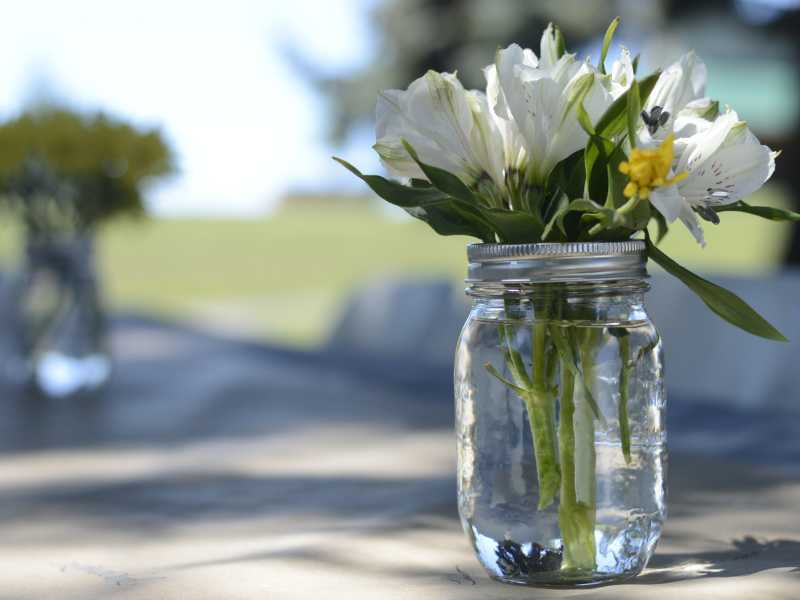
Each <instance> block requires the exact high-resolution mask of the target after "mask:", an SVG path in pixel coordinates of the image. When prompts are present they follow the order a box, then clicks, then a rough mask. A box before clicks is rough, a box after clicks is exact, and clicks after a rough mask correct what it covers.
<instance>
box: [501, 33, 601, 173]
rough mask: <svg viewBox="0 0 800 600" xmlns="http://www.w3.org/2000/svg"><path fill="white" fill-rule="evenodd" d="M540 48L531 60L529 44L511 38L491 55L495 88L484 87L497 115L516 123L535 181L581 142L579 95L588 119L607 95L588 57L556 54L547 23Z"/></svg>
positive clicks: (583, 141) (594, 115)
mask: <svg viewBox="0 0 800 600" xmlns="http://www.w3.org/2000/svg"><path fill="white" fill-rule="evenodd" d="M541 54H542V57H541V59H540V60H537V59H536V55H535V54H534V53H533V52H532V51H531V50H527V49H526V50H523V49H522V48H520V47H519V46H518V45H516V44H512V45H511V46H509V47H508V48H506V49H504V50H500V51H499V52H498V53H497V57H496V60H495V71H496V74H497V80H498V83H499V92H498V93H496V94H495V93H494V91H493V90H490V91H489V96H490V98H492V97H494V98H495V100H494V103H493V104H494V105H493V109H494V110H495V112H496V113H497V115H498V116H499V117H501V118H504V119H506V120H511V119H513V121H514V122H515V123H516V127H517V128H518V131H519V134H520V136H521V139H522V141H523V144H524V147H525V151H526V154H527V172H526V175H527V176H528V178H529V179H530V180H531V181H533V182H535V183H539V184H541V183H543V182H544V181H545V179H546V178H547V175H548V174H549V173H550V171H551V170H552V169H553V167H555V166H556V164H558V163H559V162H560V161H562V160H564V159H565V158H567V157H568V156H570V155H571V154H573V153H574V152H576V151H578V150H580V149H581V148H582V147H583V146H585V144H586V141H587V139H588V136H587V135H586V133H585V132H584V131H583V129H582V128H581V126H580V124H579V123H578V120H577V117H576V115H575V108H576V102H577V100H580V99H582V101H583V105H584V108H585V109H586V111H587V113H588V114H589V116H590V118H591V119H592V120H593V121H595V120H597V119H598V118H599V117H600V116H601V115H602V114H603V113H604V112H605V110H606V108H608V106H609V105H610V104H611V102H612V101H613V97H612V95H611V93H610V92H609V91H608V90H607V89H606V88H605V86H604V85H603V82H602V76H601V75H600V73H598V72H597V70H596V69H595V68H594V67H592V66H591V65H590V64H589V63H587V62H579V61H577V60H576V59H575V55H574V54H564V55H563V56H561V58H557V49H556V44H555V38H554V35H553V30H552V28H551V27H548V28H547V30H545V32H544V34H543V35H542V42H541ZM489 72H490V73H491V67H490V68H489ZM488 77H489V75H487V78H488ZM506 139H508V137H506Z"/></svg>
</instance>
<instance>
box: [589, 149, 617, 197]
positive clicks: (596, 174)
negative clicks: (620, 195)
mask: <svg viewBox="0 0 800 600" xmlns="http://www.w3.org/2000/svg"><path fill="white" fill-rule="evenodd" d="M614 148H615V147H614V143H613V142H612V141H611V140H609V139H606V138H604V137H603V136H601V135H596V134H594V135H590V136H589V140H588V141H587V142H586V150H585V152H584V154H583V162H584V171H585V173H586V181H585V184H584V186H585V187H584V196H587V197H589V198H598V199H601V198H605V197H607V195H608V181H607V179H606V166H607V165H608V163H609V160H610V159H611V155H612V154H613V153H614Z"/></svg>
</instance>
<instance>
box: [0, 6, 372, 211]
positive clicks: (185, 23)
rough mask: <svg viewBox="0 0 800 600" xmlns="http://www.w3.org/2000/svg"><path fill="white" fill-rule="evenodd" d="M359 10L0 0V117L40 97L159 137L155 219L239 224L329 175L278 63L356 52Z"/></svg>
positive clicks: (297, 95) (297, 83)
mask: <svg viewBox="0 0 800 600" xmlns="http://www.w3.org/2000/svg"><path fill="white" fill-rule="evenodd" d="M368 4H369V2H368V0H335V1H333V2H331V1H328V2H326V1H324V0H304V1H295V2H286V1H269V0H267V1H264V0H262V1H260V2H258V1H253V0H225V1H224V2H221V1H213V2H197V1H195V2H190V1H186V0H177V1H176V0H170V1H169V2H165V1H164V0H160V1H159V0H137V1H136V2H131V1H128V2H108V1H105V2H103V1H100V0H72V1H70V2H57V1H53V0H51V1H43V0H26V1H25V2H19V1H13V2H12V1H9V0H1V1H0V8H2V11H1V12H0V14H2V16H3V18H2V19H1V20H0V56H2V59H0V116H2V117H6V116H9V115H12V114H14V113H15V112H17V111H18V110H19V109H20V107H21V106H22V105H23V104H24V102H25V100H26V99H28V98H30V97H32V96H34V95H36V94H37V93H40V92H41V91H42V90H43V89H46V90H47V91H48V92H49V93H50V94H52V95H54V96H55V97H57V98H63V99H64V100H66V101H69V102H71V103H73V104H74V105H77V106H78V107H81V108H87V109H93V108H103V109H104V110H107V111H109V112H111V113H113V114H116V115H119V116H123V117H127V118H131V119H132V120H134V121H135V122H137V123H140V124H143V125H158V126H161V127H162V128H163V131H164V133H165V134H166V136H167V138H168V139H169V140H170V141H171V143H172V144H173V146H174V148H175V149H176V151H177V154H178V162H179V166H180V174H179V175H178V176H176V177H175V178H173V180H171V181H170V182H168V183H166V184H163V185H161V186H160V187H159V188H157V189H156V190H154V193H153V194H151V200H152V202H151V206H152V208H153V209H154V210H155V212H157V213H159V214H166V215H188V214H196V215H233V216H237V215H238V216H248V215H254V214H259V213H262V212H264V211H265V210H268V209H269V208H270V207H271V206H273V205H274V204H275V202H276V201H277V200H278V199H279V198H280V197H281V195H282V194H284V193H285V192H286V191H287V190H288V189H290V188H303V187H314V186H315V185H316V184H317V182H319V181H321V180H327V179H330V178H336V177H337V176H338V175H337V174H338V171H337V170H336V167H335V166H334V165H333V163H332V162H331V161H330V153H331V151H330V149H329V148H327V147H326V146H325V144H324V141H323V139H322V130H323V127H322V126H323V122H324V121H323V120H324V118H325V117H324V114H323V112H322V106H321V103H320V102H319V100H318V99H317V98H315V97H314V95H313V94H312V93H311V92H310V90H308V89H307V87H306V85H305V84H304V82H303V80H302V78H301V77H299V75H298V74H297V73H293V72H292V71H291V70H290V67H289V66H288V65H286V64H285V61H284V60H283V58H282V56H281V51H280V44H281V43H285V42H287V41H291V42H293V43H296V44H297V45H298V46H299V47H300V48H301V49H302V50H303V51H304V52H305V53H306V54H308V55H309V56H312V57H320V60H321V62H322V63H323V64H324V65H326V66H327V67H328V68H330V69H346V68H347V67H348V66H349V65H352V64H355V63H357V62H358V61H360V60H363V57H364V56H365V55H366V53H367V52H368V50H369V46H368V43H369V35H368V33H367V31H366V23H365V10H364V7H365V6H366V5H368Z"/></svg>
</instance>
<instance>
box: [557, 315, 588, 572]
mask: <svg viewBox="0 0 800 600" xmlns="http://www.w3.org/2000/svg"><path fill="white" fill-rule="evenodd" d="M590 331H591V330H590ZM567 337H568V338H569V339H570V340H572V341H577V340H575V336H574V335H568V336H567ZM592 343H593V334H591V333H588V334H587V340H586V341H585V342H584V343H582V344H581V358H582V359H584V360H585V359H587V358H590V357H589V355H588V352H589V351H590V350H589V349H590V344H592ZM590 364H591V360H589V361H588V362H584V363H583V365H582V366H583V370H584V375H583V376H584V377H587V375H586V374H585V372H586V371H587V370H588V371H589V373H590V375H589V376H593V373H592V369H591V368H589V367H590ZM583 389H584V386H582V385H579V386H577V387H576V386H575V373H574V371H573V370H572V369H571V368H570V365H569V364H567V360H565V358H564V357H563V356H562V360H561V404H560V407H561V413H560V419H559V431H558V434H559V452H560V462H561V505H560V506H559V509H558V522H559V527H560V528H561V538H562V542H563V544H564V568H567V569H579V570H593V569H595V568H596V548H595V539H594V527H595V502H594V500H595V499H594V495H595V492H594V487H595V475H594V462H595V457H594V424H593V415H592V412H591V408H590V407H589V406H588V403H587V402H586V399H585V398H584V397H583V396H584V393H583V392H582V390H583ZM589 436H591V439H589Z"/></svg>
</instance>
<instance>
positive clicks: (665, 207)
mask: <svg viewBox="0 0 800 600" xmlns="http://www.w3.org/2000/svg"><path fill="white" fill-rule="evenodd" d="M650 203H651V204H652V205H653V206H655V207H656V209H657V210H658V212H660V213H661V214H662V215H664V218H665V219H666V220H667V222H668V223H672V222H673V221H675V219H677V218H678V217H679V216H680V215H681V213H682V212H683V210H684V208H685V207H687V206H688V204H687V203H686V202H685V201H684V199H683V198H682V197H681V195H680V194H679V193H678V188H677V187H676V186H674V185H670V186H662V187H657V188H655V189H654V190H653V191H652V192H651V193H650Z"/></svg>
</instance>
